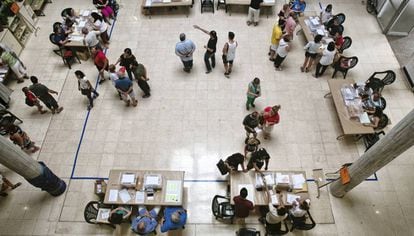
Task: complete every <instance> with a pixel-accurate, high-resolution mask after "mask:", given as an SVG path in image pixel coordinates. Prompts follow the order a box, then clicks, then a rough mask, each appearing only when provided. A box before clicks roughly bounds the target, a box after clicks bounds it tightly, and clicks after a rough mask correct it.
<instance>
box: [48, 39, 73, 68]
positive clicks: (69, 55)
mask: <svg viewBox="0 0 414 236" xmlns="http://www.w3.org/2000/svg"><path fill="white" fill-rule="evenodd" d="M55 37H56V34H55V33H51V34H50V35H49V40H50V42H51V43H53V44H54V45H56V46H58V47H59V49H54V50H53V52H54V53H56V54H57V55H59V56H60V57H62V60H63V64H65V65H67V66H68V67H69V69H71V63H72V62H73V61H75V59H76V60H77V61H78V62H79V64H81V61H80V59H79V57H78V55H77V54H76V52H75V51H73V50H71V49H68V48H66V47H64V46H62V45H61V44H60V43H59V42H56V40H55Z"/></svg>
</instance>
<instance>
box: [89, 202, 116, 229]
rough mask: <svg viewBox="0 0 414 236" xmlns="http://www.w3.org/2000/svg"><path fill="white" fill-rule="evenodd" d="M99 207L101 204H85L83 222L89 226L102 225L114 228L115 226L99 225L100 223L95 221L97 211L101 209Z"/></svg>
mask: <svg viewBox="0 0 414 236" xmlns="http://www.w3.org/2000/svg"><path fill="white" fill-rule="evenodd" d="M101 205H103V204H101V203H100V202H98V201H90V202H88V204H86V206H85V210H84V211H83V216H84V218H85V221H86V222H87V223H89V224H103V225H108V226H110V227H112V228H115V226H114V225H112V224H109V223H101V222H97V221H96V217H98V209H99V208H100V207H101Z"/></svg>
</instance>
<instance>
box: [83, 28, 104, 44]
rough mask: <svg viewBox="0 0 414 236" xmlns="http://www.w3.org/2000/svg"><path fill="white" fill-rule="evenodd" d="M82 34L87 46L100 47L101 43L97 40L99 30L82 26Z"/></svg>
mask: <svg viewBox="0 0 414 236" xmlns="http://www.w3.org/2000/svg"><path fill="white" fill-rule="evenodd" d="M82 34H83V36H84V39H85V44H86V45H87V46H88V47H89V48H93V47H99V48H101V43H100V42H99V39H98V35H100V34H101V32H99V31H95V30H91V31H89V29H88V28H87V27H83V28H82Z"/></svg>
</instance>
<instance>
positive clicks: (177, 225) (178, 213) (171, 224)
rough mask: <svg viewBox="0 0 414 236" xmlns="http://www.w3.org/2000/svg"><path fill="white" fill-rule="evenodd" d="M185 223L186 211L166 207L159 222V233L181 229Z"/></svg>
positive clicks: (179, 208) (180, 208)
mask: <svg viewBox="0 0 414 236" xmlns="http://www.w3.org/2000/svg"><path fill="white" fill-rule="evenodd" d="M186 221H187V210H185V209H184V208H182V207H166V208H165V209H164V217H163V218H162V220H161V222H162V223H161V233H165V232H167V231H169V230H175V229H183V228H184V225H185V223H186Z"/></svg>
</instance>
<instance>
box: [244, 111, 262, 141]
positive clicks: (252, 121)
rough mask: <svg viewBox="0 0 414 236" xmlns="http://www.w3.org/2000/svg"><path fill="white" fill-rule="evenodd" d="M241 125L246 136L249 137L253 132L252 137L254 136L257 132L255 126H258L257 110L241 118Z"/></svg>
mask: <svg viewBox="0 0 414 236" xmlns="http://www.w3.org/2000/svg"><path fill="white" fill-rule="evenodd" d="M243 126H244V129H245V130H246V136H247V138H249V137H250V134H253V137H255V138H256V136H257V132H256V130H255V128H256V127H257V126H259V113H258V112H257V111H254V112H252V114H249V115H247V116H246V117H244V119H243Z"/></svg>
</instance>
